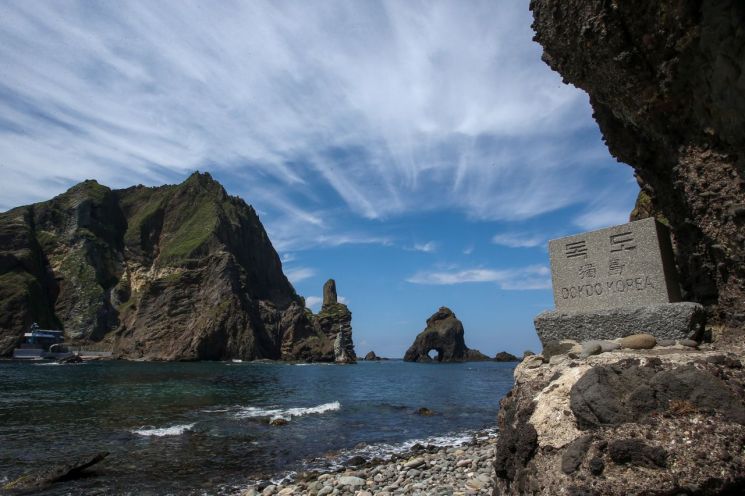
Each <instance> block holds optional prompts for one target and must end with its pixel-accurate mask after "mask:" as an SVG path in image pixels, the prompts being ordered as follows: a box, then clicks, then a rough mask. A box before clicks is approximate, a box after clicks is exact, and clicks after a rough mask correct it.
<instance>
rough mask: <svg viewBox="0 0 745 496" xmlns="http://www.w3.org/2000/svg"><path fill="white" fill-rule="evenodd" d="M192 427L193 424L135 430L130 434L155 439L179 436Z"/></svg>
mask: <svg viewBox="0 0 745 496" xmlns="http://www.w3.org/2000/svg"><path fill="white" fill-rule="evenodd" d="M193 427H194V424H181V425H172V426H170V427H161V428H150V429H146V428H142V429H135V430H133V431H131V432H132V433H134V434H138V435H140V436H156V437H164V436H180V435H181V434H183V433H184V432H186V431H190V430H191V429H192V428H193Z"/></svg>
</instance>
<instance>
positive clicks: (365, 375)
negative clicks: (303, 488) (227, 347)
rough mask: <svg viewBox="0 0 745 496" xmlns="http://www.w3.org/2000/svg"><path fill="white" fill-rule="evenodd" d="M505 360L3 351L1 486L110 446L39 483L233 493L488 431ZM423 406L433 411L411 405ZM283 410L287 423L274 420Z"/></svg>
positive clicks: (73, 489)
mask: <svg viewBox="0 0 745 496" xmlns="http://www.w3.org/2000/svg"><path fill="white" fill-rule="evenodd" d="M513 370H514V364H511V363H498V362H471V363H433V364H419V363H407V362H403V361H401V360H388V361H379V362H377V361H376V362H360V363H358V364H356V365H332V364H287V363H265V362H237V361H230V362H193V363H153V362H126V361H100V362H86V363H83V364H66V365H58V364H56V363H47V362H41V363H40V362H30V363H29V362H17V361H0V486H1V485H2V483H4V482H8V481H12V480H15V478H17V477H18V476H20V475H22V474H24V473H27V472H32V471H34V470H37V469H40V468H44V467H51V466H53V465H54V464H56V463H59V462H64V461H65V460H69V459H71V458H73V457H77V456H82V455H88V454H94V453H96V452H100V451H108V452H109V453H110V454H109V456H108V457H107V458H106V459H105V460H104V461H102V462H101V463H100V464H98V465H96V466H95V467H94V468H92V469H90V473H89V474H88V475H87V476H86V477H84V478H81V479H77V480H72V481H67V482H62V483H58V484H55V485H53V486H52V487H50V488H49V489H48V490H45V491H44V492H42V493H39V494H49V495H52V494H55V495H57V494H75V495H77V494H107V495H109V494H122V495H149V494H152V495H164V494H173V495H212V494H216V495H234V494H240V492H241V490H243V489H245V488H246V487H247V486H248V485H250V484H252V483H255V482H256V481H266V480H273V481H275V482H277V481H280V480H283V479H286V478H292V477H294V476H295V475H296V474H297V473H300V472H304V471H309V470H322V471H326V470H334V469H336V468H338V467H340V466H343V465H344V464H345V463H346V462H347V460H349V459H350V458H351V457H354V456H362V457H364V458H365V459H368V460H369V459H372V458H375V457H378V458H383V459H385V458H389V457H390V456H391V455H393V454H395V453H399V452H404V451H406V450H408V449H409V448H411V447H412V446H413V445H415V444H417V443H419V444H422V445H428V444H429V445H439V446H457V445H460V444H464V443H467V442H469V441H470V440H472V439H473V437H474V436H476V435H478V436H485V435H486V436H491V435H496V434H497V433H496V416H497V411H498V408H499V400H500V399H501V398H502V397H503V396H504V395H505V394H506V393H507V391H509V389H510V388H511V387H512V384H513V377H512V374H513ZM420 408H428V409H430V410H431V411H432V413H433V415H431V416H422V415H419V414H417V410H418V409H420ZM277 418H281V419H284V420H286V421H287V423H286V424H285V425H279V426H275V425H270V421H271V420H272V419H277Z"/></svg>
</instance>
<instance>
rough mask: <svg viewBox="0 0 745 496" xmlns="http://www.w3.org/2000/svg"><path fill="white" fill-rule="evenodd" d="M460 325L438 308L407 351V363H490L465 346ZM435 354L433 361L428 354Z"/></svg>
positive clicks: (405, 359)
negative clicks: (484, 361) (483, 361)
mask: <svg viewBox="0 0 745 496" xmlns="http://www.w3.org/2000/svg"><path fill="white" fill-rule="evenodd" d="M463 335H464V331H463V324H462V323H461V321H460V320H458V318H457V317H456V316H455V314H454V313H453V311H452V310H450V309H449V308H447V307H440V309H439V310H437V311H436V312H435V313H433V314H432V316H431V317H430V318H428V319H427V327H426V328H425V329H424V330H423V331H422V332H420V333H419V334H418V335H417V337H416V339H415V340H414V342H413V343H412V345H411V346H410V347H409V349H408V350H406V354H405V355H404V361H406V362H432V361H435V362H470V361H482V360H489V357H487V356H486V355H484V354H482V353H481V352H480V351H479V350H471V349H469V348H468V347H467V346H466V341H465V339H464V337H463ZM433 350H434V351H436V352H437V355H436V356H435V358H434V359H432V358H431V357H430V356H429V352H430V351H433Z"/></svg>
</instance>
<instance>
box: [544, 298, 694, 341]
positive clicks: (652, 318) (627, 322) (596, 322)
mask: <svg viewBox="0 0 745 496" xmlns="http://www.w3.org/2000/svg"><path fill="white" fill-rule="evenodd" d="M705 319H706V314H705V312H704V307H703V306H701V305H700V304H698V303H691V302H682V303H662V304H658V305H647V306H643V307H622V308H612V309H607V310H592V311H584V312H567V311H559V310H553V311H547V312H543V313H541V314H539V315H538V316H537V317H536V318H535V320H534V323H535V330H536V332H537V333H538V337H539V338H540V340H541V343H542V344H543V345H544V346H545V345H546V343H548V342H549V341H560V340H562V339H573V340H575V341H579V342H582V341H588V340H591V339H592V340H595V339H616V338H622V337H624V336H629V335H631V334H638V333H647V334H651V335H653V336H654V337H656V338H657V339H700V337H701V334H702V333H703V327H704V321H705Z"/></svg>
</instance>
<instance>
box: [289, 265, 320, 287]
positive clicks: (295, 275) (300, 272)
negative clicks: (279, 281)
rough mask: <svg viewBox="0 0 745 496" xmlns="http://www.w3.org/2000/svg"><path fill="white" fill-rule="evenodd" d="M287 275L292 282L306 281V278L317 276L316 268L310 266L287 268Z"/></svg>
mask: <svg viewBox="0 0 745 496" xmlns="http://www.w3.org/2000/svg"><path fill="white" fill-rule="evenodd" d="M285 275H286V276H287V279H289V280H290V282H291V283H292V284H297V283H299V282H300V281H304V280H306V279H310V278H311V277H313V276H315V275H316V270H315V269H312V268H310V267H297V268H292V269H289V270H286V271H285Z"/></svg>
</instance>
